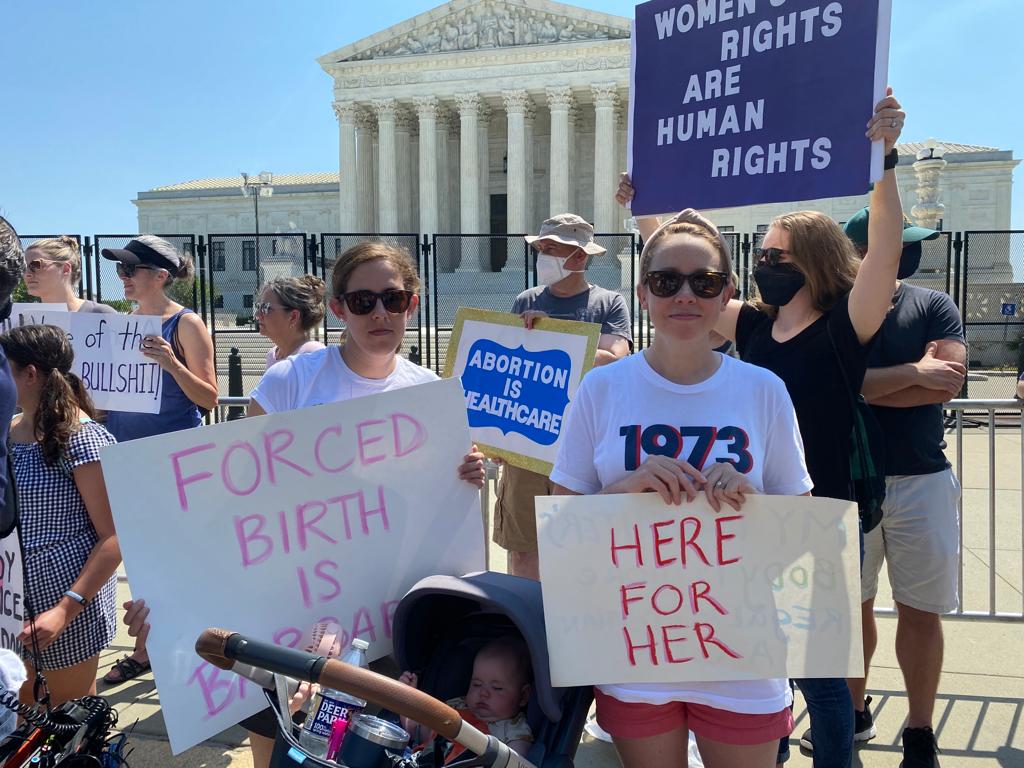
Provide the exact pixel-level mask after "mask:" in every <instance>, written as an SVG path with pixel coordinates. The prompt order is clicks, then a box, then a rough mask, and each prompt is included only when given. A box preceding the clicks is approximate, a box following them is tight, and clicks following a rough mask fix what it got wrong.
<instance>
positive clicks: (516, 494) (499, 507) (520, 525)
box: [494, 464, 555, 552]
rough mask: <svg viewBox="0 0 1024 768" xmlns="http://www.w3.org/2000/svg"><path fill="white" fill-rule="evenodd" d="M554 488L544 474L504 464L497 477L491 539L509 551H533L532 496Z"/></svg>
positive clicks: (534, 543)
mask: <svg viewBox="0 0 1024 768" xmlns="http://www.w3.org/2000/svg"><path fill="white" fill-rule="evenodd" d="M554 491H555V486H554V483H552V482H551V481H550V480H549V479H548V478H546V477H545V476H544V475H539V474H537V473H536V472H530V471H529V470H526V469H520V468H519V467H513V466H512V465H511V464H506V465H505V466H503V467H502V468H501V478H500V479H499V480H498V500H497V503H496V504H495V505H494V543H495V544H497V545H498V546H499V547H501V548H502V549H507V550H509V551H510V552H536V551H537V515H536V511H535V508H534V504H533V499H534V497H536V496H551V495H552V494H553V493H554Z"/></svg>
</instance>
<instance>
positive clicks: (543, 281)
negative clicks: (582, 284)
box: [537, 253, 586, 285]
mask: <svg viewBox="0 0 1024 768" xmlns="http://www.w3.org/2000/svg"><path fill="white" fill-rule="evenodd" d="M575 255H576V254H573V256H575ZM571 258H572V256H567V257H565V258H559V257H558V256H552V255H550V254H547V253H538V254H537V285H554V284H555V283H557V282H560V281H562V280H565V278H567V277H569V275H572V274H576V273H579V272H585V271H586V270H585V269H566V268H565V262H567V261H568V260H569V259H571Z"/></svg>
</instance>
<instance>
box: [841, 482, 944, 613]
mask: <svg viewBox="0 0 1024 768" xmlns="http://www.w3.org/2000/svg"><path fill="white" fill-rule="evenodd" d="M959 499H960V484H959V483H958V482H957V480H956V477H955V476H954V475H953V471H952V470H950V469H947V470H944V471H942V472H934V473H932V474H930V475H893V476H890V477H887V478H886V479H885V502H884V503H883V504H882V522H881V523H879V524H878V526H877V527H875V528H874V529H873V530H871V531H869V532H868V533H866V534H864V565H863V567H862V568H861V600H862V601H863V600H870V599H871V598H873V597H874V596H875V595H876V594H877V593H878V574H879V573H880V572H881V570H882V561H883V560H885V561H886V563H887V565H888V570H889V584H890V585H891V586H892V597H893V600H895V601H896V602H898V603H902V604H903V605H908V606H910V607H911V608H916V609H917V610H919V611H927V612H928V613H939V614H941V613H949V612H951V611H955V610H956V608H957V603H958V600H957V563H958V562H959V557H960V514H959V510H958V507H957V502H958V501H959Z"/></svg>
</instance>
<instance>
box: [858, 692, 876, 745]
mask: <svg viewBox="0 0 1024 768" xmlns="http://www.w3.org/2000/svg"><path fill="white" fill-rule="evenodd" d="M876 735H877V731H876V730H875V719H874V718H873V717H871V697H870V696H868V697H866V698H865V699H864V709H863V710H862V711H860V712H858V711H857V710H853V740H854V742H858V741H868V740H869V739H873V738H875V736H876Z"/></svg>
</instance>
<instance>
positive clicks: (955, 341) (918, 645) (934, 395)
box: [801, 208, 967, 768]
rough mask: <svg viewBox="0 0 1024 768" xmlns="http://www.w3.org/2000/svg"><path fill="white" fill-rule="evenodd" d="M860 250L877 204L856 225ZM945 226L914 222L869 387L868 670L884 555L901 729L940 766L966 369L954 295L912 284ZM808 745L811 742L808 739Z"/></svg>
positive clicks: (864, 725) (863, 726)
mask: <svg viewBox="0 0 1024 768" xmlns="http://www.w3.org/2000/svg"><path fill="white" fill-rule="evenodd" d="M846 234H847V235H848V236H849V238H850V239H851V240H852V241H853V243H854V245H856V246H857V248H858V250H860V251H861V253H864V252H865V251H866V250H867V244H868V211H867V209H866V208H865V209H863V210H861V211H859V212H857V213H856V214H854V215H853V216H852V217H851V218H850V220H849V221H847V223H846ZM938 236H939V233H938V232H936V231H934V230H931V229H925V228H924V227H915V226H911V225H910V224H909V223H905V224H904V228H903V252H902V254H901V256H900V266H899V271H898V272H897V281H896V285H895V291H894V293H893V297H892V307H891V308H890V310H889V314H888V315H887V316H886V318H885V321H884V322H883V323H882V327H881V328H880V329H879V331H878V335H877V336H876V337H875V341H874V345H873V347H872V350H871V353H870V354H869V356H868V369H867V375H866V376H865V377H864V387H863V394H864V397H865V399H867V401H868V402H869V403H871V405H872V406H873V407H874V411H875V415H876V416H877V417H878V423H879V424H880V425H881V427H882V434H883V435H884V436H885V456H884V465H885V475H886V483H885V485H886V495H885V502H884V503H883V505H882V521H881V523H880V524H879V525H878V526H877V527H876V528H874V529H873V530H871V531H869V532H868V533H866V534H865V535H864V564H863V568H862V573H861V600H862V601H863V602H862V606H861V608H862V617H863V628H864V668H865V672H866V671H867V669H868V667H869V666H870V664H871V656H872V654H873V653H874V651H875V646H876V645H877V642H878V636H877V631H876V629H875V619H874V604H875V595H876V593H877V591H878V574H879V571H880V570H881V568H882V561H883V560H886V561H888V569H889V582H890V584H891V587H892V594H893V599H894V600H895V602H896V609H897V622H898V629H897V631H896V658H897V660H898V662H899V665H900V669H901V670H902V671H903V678H904V680H905V682H906V686H907V698H908V700H909V701H908V703H909V705H910V712H909V715H908V717H907V723H906V725H907V727H906V728H905V729H904V730H903V755H904V759H903V763H901V764H902V765H904V766H906V768H931V767H932V766H936V765H938V759H937V757H936V755H935V752H936V747H935V735H934V733H933V732H932V711H933V709H934V707H935V694H936V691H937V690H938V685H939V673H940V671H941V669H942V646H943V638H942V624H941V623H940V620H939V617H940V616H941V614H943V613H948V612H950V611H953V610H955V609H956V607H957V557H958V552H959V519H958V515H957V501H958V499H959V496H960V486H959V485H958V484H957V480H956V477H955V476H954V475H953V472H952V470H951V469H950V465H949V461H947V460H946V456H945V454H944V453H943V448H945V445H946V444H945V441H944V440H943V421H942V403H944V402H946V401H947V400H950V399H952V398H954V397H956V396H957V394H958V393H959V392H960V388H961V387H962V386H963V382H964V377H965V376H966V373H967V369H966V367H965V365H966V362H967V347H966V344H965V341H964V329H963V323H962V322H961V319H960V313H959V312H958V311H957V308H956V305H955V304H954V303H953V300H952V299H951V298H950V297H949V296H948V295H946V294H945V293H941V292H939V291H933V290H931V289H929V288H923V287H921V286H916V285H909V284H907V283H904V282H902V281H903V280H905V279H906V278H908V277H910V276H911V275H913V274H914V272H915V271H917V268H918V265H919V264H920V261H921V250H922V246H921V244H922V242H923V241H924V240H933V239H935V238H936V237H938ZM849 684H850V694H851V696H852V697H853V706H854V710H855V736H854V738H855V739H856V740H857V741H866V740H867V739H870V738H872V737H874V735H875V726H874V723H873V722H872V717H871V710H870V703H871V699H870V697H868V698H865V696H864V693H865V689H866V686H867V680H866V679H861V680H850V681H849ZM801 744H803V740H801Z"/></svg>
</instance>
